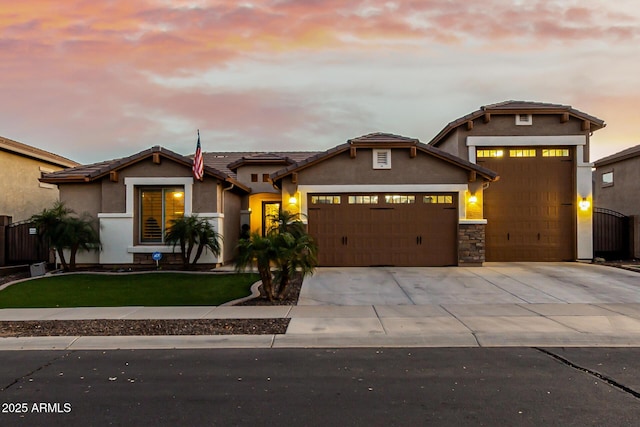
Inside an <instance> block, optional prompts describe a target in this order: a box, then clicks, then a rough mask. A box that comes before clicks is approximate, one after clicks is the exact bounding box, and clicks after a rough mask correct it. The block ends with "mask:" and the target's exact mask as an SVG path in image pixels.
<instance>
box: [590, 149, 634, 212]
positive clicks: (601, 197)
mask: <svg viewBox="0 0 640 427" xmlns="http://www.w3.org/2000/svg"><path fill="white" fill-rule="evenodd" d="M607 172H613V185H611V186H603V185H602V174H603V173H607ZM639 196H640V157H635V158H632V159H628V160H622V161H619V162H616V163H612V164H610V165H606V166H602V167H599V168H597V169H596V171H595V173H594V202H593V203H594V206H597V207H599V208H605V209H611V210H614V211H617V212H620V213H623V214H625V215H640V197H639Z"/></svg>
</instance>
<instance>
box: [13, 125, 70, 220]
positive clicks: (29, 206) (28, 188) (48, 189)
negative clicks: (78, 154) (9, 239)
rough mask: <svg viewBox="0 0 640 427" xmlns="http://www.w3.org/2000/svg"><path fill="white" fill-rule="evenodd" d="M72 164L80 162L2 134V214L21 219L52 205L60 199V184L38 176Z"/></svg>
mask: <svg viewBox="0 0 640 427" xmlns="http://www.w3.org/2000/svg"><path fill="white" fill-rule="evenodd" d="M73 166H78V163H76V162H74V161H72V160H69V159H66V158H64V157H62V156H59V155H57V154H53V153H50V152H48V151H45V150H41V149H39V148H36V147H32V146H29V145H26V144H23V143H20V142H17V141H13V140H11V139H8V138H3V137H0V216H7V217H11V218H12V221H13V222H19V221H24V220H26V219H29V218H30V217H31V215H33V214H36V213H38V212H41V211H42V210H43V209H45V208H48V207H51V205H52V204H53V203H54V202H55V201H56V200H58V197H59V193H58V188H57V187H56V186H55V185H52V184H48V183H45V182H40V181H39V179H40V178H41V177H42V175H43V174H46V173H50V172H55V171H59V170H62V169H65V168H69V167H73Z"/></svg>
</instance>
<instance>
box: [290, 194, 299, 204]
mask: <svg viewBox="0 0 640 427" xmlns="http://www.w3.org/2000/svg"><path fill="white" fill-rule="evenodd" d="M289 204H290V205H296V204H298V199H296V198H295V196H292V197H290V198H289Z"/></svg>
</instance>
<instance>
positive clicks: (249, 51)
mask: <svg viewBox="0 0 640 427" xmlns="http://www.w3.org/2000/svg"><path fill="white" fill-rule="evenodd" d="M251 3H253V7H247V6H241V5H240V3H239V2H236V1H231V0H228V1H222V0H221V1H210V2H208V3H207V4H204V5H202V6H199V7H190V6H189V5H188V2H184V3H180V2H175V1H174V2H169V3H167V2H158V1H152V0H146V1H135V2H125V1H121V2H112V1H108V2H103V1H88V0H75V1H73V0H69V1H62V2H52V1H49V0H30V1H28V2H17V3H15V4H13V3H12V4H11V6H9V7H3V8H1V9H0V33H1V34H2V35H3V36H2V39H0V75H2V79H0V93H2V94H3V98H4V99H5V100H9V102H6V101H5V102H3V103H0V115H2V116H4V117H6V119H5V121H4V122H2V121H1V120H2V119H0V125H2V126H3V128H2V130H0V132H5V131H6V130H5V129H8V130H11V129H14V127H15V129H16V132H22V133H26V134H34V135H36V134H37V135H42V138H44V139H46V138H47V137H51V138H56V139H58V140H60V141H64V140H65V139H66V140H67V141H69V140H70V139H71V140H73V142H76V143H77V144H90V143H93V141H94V140H100V141H102V147H105V152H107V151H108V149H109V148H108V146H107V145H106V142H109V143H112V144H121V145H122V146H123V148H126V146H127V144H128V143H127V141H128V140H130V139H138V140H140V141H143V140H144V141H149V140H152V141H157V143H161V144H163V143H166V139H171V138H172V137H174V136H176V135H179V131H174V130H171V129H170V126H169V125H166V124H165V123H166V122H167V121H171V120H175V121H179V122H181V123H182V124H183V125H185V123H186V124H187V125H190V124H193V126H194V128H195V127H203V126H205V125H206V126H210V127H214V126H215V128H216V129H217V130H219V132H220V133H228V134H234V133H238V132H241V133H242V135H244V136H247V137H249V138H253V139H255V140H256V141H259V140H260V139H261V138H262V139H267V138H269V139H271V140H287V138H289V137H288V136H287V135H293V134H298V133H304V132H308V133H312V132H330V131H331V130H332V128H336V126H338V127H340V126H344V127H345V129H346V127H347V123H349V122H351V123H352V124H353V123H356V124H358V123H364V122H366V121H367V119H368V118H367V113H366V108H363V109H362V110H358V109H357V107H354V105H357V101H356V102H353V103H352V104H348V105H347V101H334V104H332V105H328V104H324V103H323V101H321V100H313V99H310V98H309V97H308V96H307V95H306V94H304V93H293V94H292V93H278V92H275V91H268V90H255V89H253V88H247V87H229V88H224V89H215V90H213V89H210V88H207V87H204V88H196V89H194V88H189V89H186V90H185V89H179V88H172V87H167V86H162V87H160V86H158V85H157V84H155V83H153V82H152V81H150V79H149V77H148V76H149V75H154V76H161V77H164V76H166V77H172V76H189V77H190V76H198V75H200V74H201V73H203V72H205V71H209V70H211V69H214V68H217V67H218V68H223V67H228V66H229V65H230V64H232V63H233V61H235V60H239V59H243V58H245V57H256V56H259V57H260V59H261V60H262V61H269V60H270V57H271V56H273V57H274V58H277V57H278V55H281V54H283V53H285V54H286V53H290V52H294V53H297V52H300V51H302V52H305V53H308V54H311V53H315V52H320V53H325V52H331V53H334V52H335V53H336V55H344V56H342V57H339V56H336V57H337V58H342V59H338V60H348V59H349V58H351V56H350V54H352V53H354V52H357V53H360V51H365V52H366V53H367V54H368V55H370V56H369V58H378V57H380V56H382V55H384V54H387V53H390V52H391V53H395V52H396V51H398V50H403V51H406V52H409V53H412V52H413V51H414V50H416V49H417V47H420V48H422V47H425V46H429V47H431V46H436V47H438V46H442V47H444V48H449V47H450V46H454V47H458V46H460V45H461V44H464V43H465V42H466V43H473V44H474V46H478V50H480V51H484V52H486V51H494V50H512V49H514V46H515V47H516V48H517V49H522V50H541V49H544V47H545V45H547V44H552V43H554V44H555V43H560V44H563V45H568V46H571V45H574V44H578V43H580V42H587V43H588V42H605V43H612V44H613V43H617V42H621V41H628V40H632V41H633V40H635V41H636V43H637V38H638V36H639V31H640V30H639V29H640V25H638V24H639V23H638V19H637V18H636V17H634V16H633V15H630V14H624V13H621V12H611V11H607V12H603V11H600V10H597V9H595V8H594V7H593V6H585V5H583V4H582V3H581V6H580V7H563V6H561V5H558V4H557V2H554V3H551V2H545V1H535V0H534V1H533V2H524V3H523V4H524V6H520V7H516V6H513V5H509V4H508V2H504V1H499V0H487V1H485V2H483V3H473V2H463V1H459V2H451V1H449V0H425V1H399V2H397V5H395V6H392V5H390V3H389V2H388V1H387V0H370V1H359V2H344V1H341V0H288V1H278V0H254V1H252V2H251ZM352 40H355V41H357V42H356V43H352V42H351V41H352ZM387 43H389V47H385V46H386V44H387ZM345 58H346V59H345ZM275 60H276V59H274V61H275ZM471 72H472V70H470V73H471ZM492 101H494V99H489V100H487V102H492ZM551 101H555V100H551ZM558 101H560V102H564V101H563V100H558ZM589 105H590V104H589ZM580 107H582V106H580ZM474 108H475V105H474ZM587 108H588V106H587ZM334 109H338V110H339V114H332V113H333V112H334V111H333V110H334ZM629 111H633V110H632V109H630V110H629ZM329 118H330V119H329ZM454 118H455V117H451V119H454ZM625 129H626V128H625ZM381 130H384V129H381ZM69 135H73V137H71V138H70V137H69ZM7 136H8V137H10V136H11V135H7ZM347 136H348V137H350V136H354V135H350V134H348V135H347ZM427 136H430V135H427ZM163 138H164V140H163ZM25 142H27V143H29V141H25ZM340 142H342V141H337V142H336V143H340ZM60 144H63V143H62V142H60ZM148 145H149V144H147V143H145V144H144V146H143V147H142V148H144V147H146V146H148ZM61 151H62V150H61ZM61 154H65V153H64V152H61ZM67 155H68V156H69V157H73V155H72V154H68V153H67Z"/></svg>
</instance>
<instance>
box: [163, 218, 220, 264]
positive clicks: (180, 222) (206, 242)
mask: <svg viewBox="0 0 640 427" xmlns="http://www.w3.org/2000/svg"><path fill="white" fill-rule="evenodd" d="M221 239H222V236H221V235H220V234H219V233H218V232H217V231H215V230H214V228H213V226H212V225H211V223H210V222H209V221H207V220H206V219H204V218H199V217H198V215H191V216H187V217H183V218H178V219H174V220H171V226H170V228H169V229H168V230H167V232H166V234H165V242H166V243H168V244H172V245H173V247H174V248H175V247H176V246H178V245H179V246H180V256H181V258H182V265H183V267H184V269H185V270H188V269H189V268H191V266H193V265H195V264H196V263H197V262H198V260H199V259H200V257H201V256H202V254H203V253H204V252H205V251H207V250H209V251H211V253H212V254H213V256H215V257H218V256H220V252H221V249H222V248H221V245H220V240H221ZM194 249H195V251H196V252H195V255H194V256H193V259H191V255H192V254H193V251H194Z"/></svg>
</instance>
